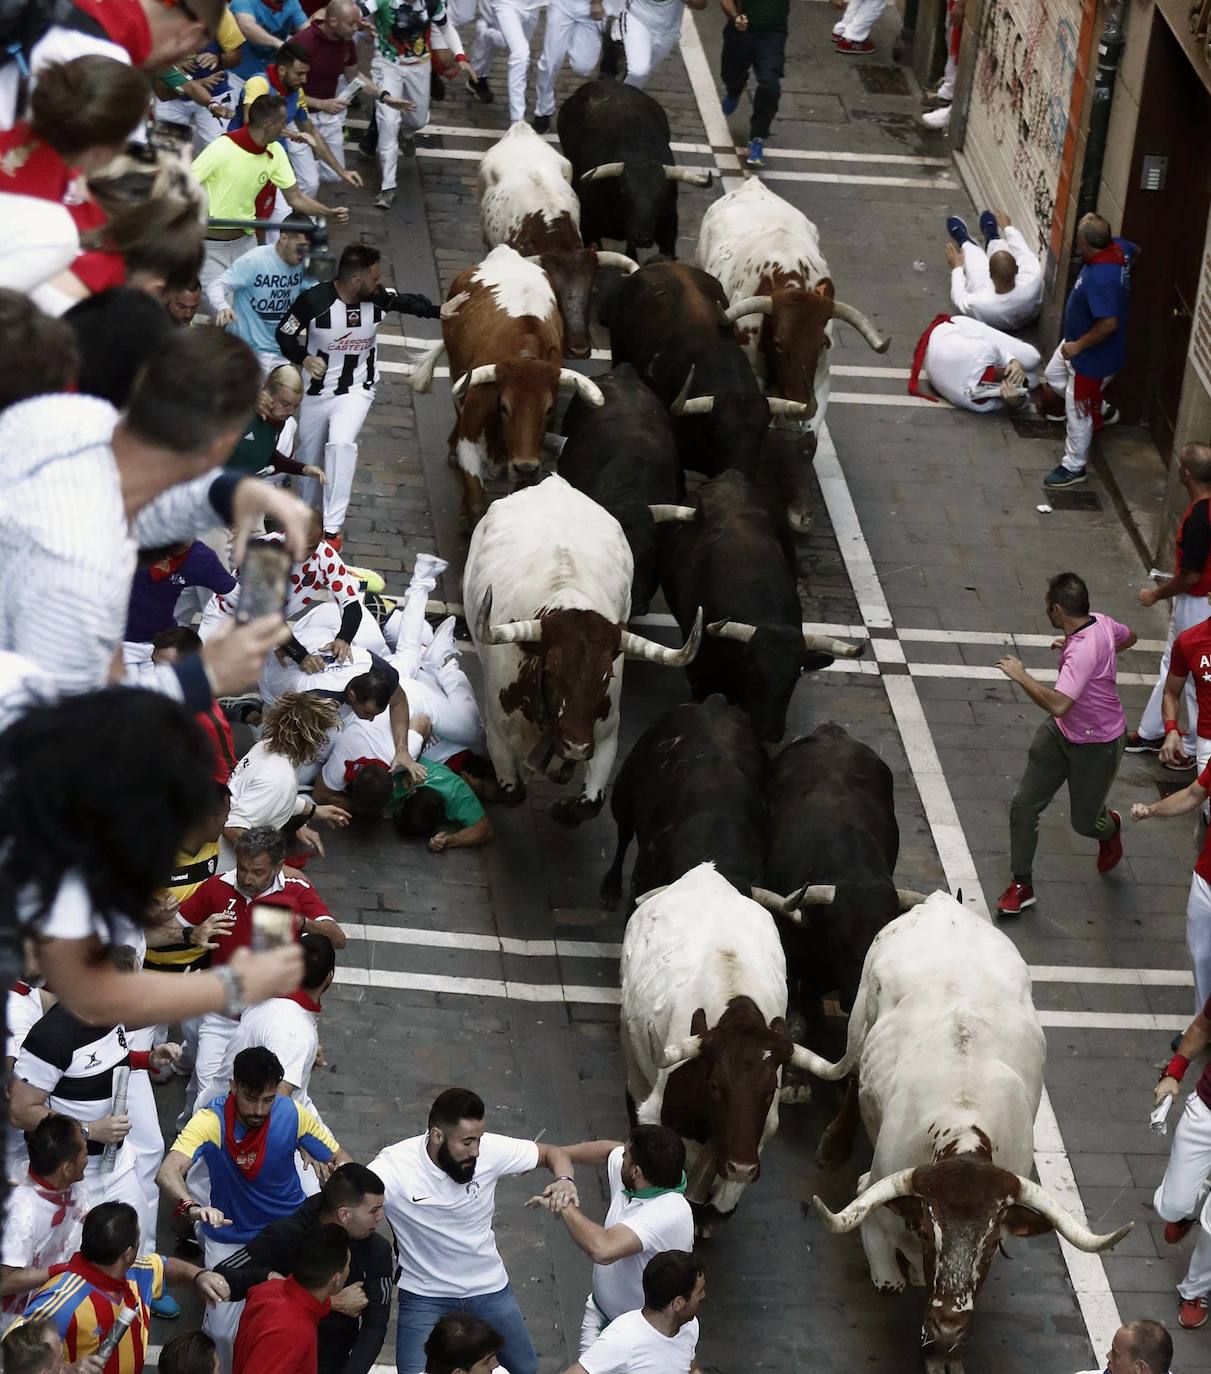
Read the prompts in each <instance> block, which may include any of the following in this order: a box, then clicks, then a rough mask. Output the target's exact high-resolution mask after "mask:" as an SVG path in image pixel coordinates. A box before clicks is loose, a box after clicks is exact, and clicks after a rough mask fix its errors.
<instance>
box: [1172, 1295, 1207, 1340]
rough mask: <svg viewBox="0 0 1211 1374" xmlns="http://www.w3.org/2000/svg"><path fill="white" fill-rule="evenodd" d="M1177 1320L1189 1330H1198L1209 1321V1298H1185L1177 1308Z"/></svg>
mask: <svg viewBox="0 0 1211 1374" xmlns="http://www.w3.org/2000/svg"><path fill="white" fill-rule="evenodd" d="M1177 1322H1178V1325H1179V1326H1184V1327H1185V1328H1186V1330H1187V1331H1197V1330H1198V1328H1199V1327H1200V1326H1205V1325H1206V1323H1207V1299H1206V1297H1205V1296H1204V1297H1201V1298H1183V1299H1182V1305H1181V1306H1180V1307H1179V1308H1178V1309H1177Z"/></svg>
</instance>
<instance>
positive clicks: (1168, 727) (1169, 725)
mask: <svg viewBox="0 0 1211 1374" xmlns="http://www.w3.org/2000/svg"><path fill="white" fill-rule="evenodd" d="M1177 728H1178V726H1177V721H1175V720H1167V721H1166V722H1165V734H1169V733H1170V732H1171V731H1173V730H1176V729H1177Z"/></svg>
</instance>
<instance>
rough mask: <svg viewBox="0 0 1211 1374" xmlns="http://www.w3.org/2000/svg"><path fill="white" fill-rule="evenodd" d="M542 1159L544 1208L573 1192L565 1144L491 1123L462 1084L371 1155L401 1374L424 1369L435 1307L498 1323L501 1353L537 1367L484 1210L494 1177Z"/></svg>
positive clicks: (506, 1360) (513, 1365)
mask: <svg viewBox="0 0 1211 1374" xmlns="http://www.w3.org/2000/svg"><path fill="white" fill-rule="evenodd" d="M540 1165H541V1166H542V1167H543V1168H545V1169H549V1170H550V1171H551V1173H552V1174H554V1175H555V1182H554V1183H553V1184H551V1185H550V1187H549V1188H548V1189H547V1195H548V1196H549V1199H550V1206H551V1210H552V1211H556V1212H558V1211H560V1210H562V1208H564V1207H566V1206H568V1205H569V1204H573V1203H578V1202H579V1198H578V1197H577V1194H576V1186H575V1184H574V1182H573V1180H572V1160H571V1157H570V1155H569V1152H568V1150H566V1149H564V1148H563V1147H562V1146H559V1145H546V1144H540V1143H539V1142H537V1141H533V1140H517V1139H514V1138H512V1137H510V1136H504V1135H495V1134H493V1133H492V1132H489V1131H488V1130H487V1123H486V1122H485V1120H484V1104H483V1101H482V1099H481V1098H480V1097H479V1096H477V1094H475V1093H473V1092H470V1091H469V1090H468V1089H466V1088H447V1089H446V1090H445V1092H443V1093H441V1094H440V1095H439V1096H438V1098H437V1100H436V1101H435V1102H434V1103H433V1106H432V1108H431V1109H430V1111H429V1129H428V1130H427V1131H426V1132H425V1134H424V1135H418V1136H413V1137H412V1138H411V1139H409V1140H402V1141H400V1142H399V1144H398V1145H389V1146H388V1147H387V1148H386V1149H385V1150H383V1152H382V1153H381V1154H380V1155H379V1156H378V1158H377V1159H374V1160H372V1161H371V1162H370V1169H371V1171H372V1172H373V1173H375V1174H377V1175H378V1177H379V1178H381V1179H382V1181H383V1185H384V1186H385V1188H386V1190H387V1193H386V1197H387V1220H388V1221H390V1223H391V1229H392V1230H393V1231H394V1232H395V1247H396V1255H397V1257H398V1262H399V1279H398V1284H399V1306H398V1311H397V1315H396V1328H395V1332H396V1334H395V1363H396V1369H397V1370H398V1372H399V1374H423V1371H424V1369H425V1340H426V1338H427V1337H428V1335H429V1333H430V1332H431V1331H432V1330H433V1326H434V1324H435V1323H436V1322H437V1320H438V1319H439V1318H440V1317H442V1316H444V1315H445V1314H446V1313H447V1312H455V1311H463V1312H469V1313H470V1314H471V1315H472V1316H475V1317H478V1318H480V1319H481V1320H482V1321H486V1322H488V1323H489V1324H490V1325H491V1326H493V1327H494V1328H495V1329H496V1331H498V1332H499V1333H500V1336H501V1338H502V1341H503V1344H502V1345H501V1350H500V1357H501V1363H502V1364H503V1365H504V1366H505V1368H506V1369H508V1370H509V1372H510V1374H536V1371H537V1369H538V1356H537V1355H536V1354H535V1352H534V1346H533V1344H532V1343H531V1341H530V1336H529V1333H528V1332H527V1331H526V1324H525V1320H524V1319H523V1317H522V1315H521V1309H520V1307H519V1306H518V1304H517V1298H516V1297H515V1296H514V1294H513V1289H512V1287H511V1286H510V1284H509V1276H508V1274H506V1273H505V1266H504V1265H503V1264H502V1263H501V1258H500V1254H499V1252H498V1251H497V1249H496V1235H495V1233H494V1231H493V1229H492V1218H493V1213H494V1211H495V1201H496V1184H497V1180H498V1179H501V1178H504V1177H507V1176H508V1175H510V1174H527V1173H529V1172H530V1171H531V1170H532V1169H536V1168H538V1167H539V1166H540Z"/></svg>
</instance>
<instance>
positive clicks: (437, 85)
mask: <svg viewBox="0 0 1211 1374" xmlns="http://www.w3.org/2000/svg"><path fill="white" fill-rule="evenodd" d="M445 98H446V83H445V82H444V81H443V80H442V79H441V77H440V76H438V74H437V73H436V72H434V71H431V72H430V73H429V99H430V100H433V101H441V100H445Z"/></svg>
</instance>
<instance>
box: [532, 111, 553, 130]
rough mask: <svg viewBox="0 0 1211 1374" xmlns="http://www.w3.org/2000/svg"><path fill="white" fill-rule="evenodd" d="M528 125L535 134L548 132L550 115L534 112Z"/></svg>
mask: <svg viewBox="0 0 1211 1374" xmlns="http://www.w3.org/2000/svg"><path fill="white" fill-rule="evenodd" d="M530 127H531V128H532V129H533V130H534V132H535V133H536V134H545V133H549V132H550V129H551V116H550V115H540V114H536V115H535V116H534V118H533V119H532V120H531V121H530Z"/></svg>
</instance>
